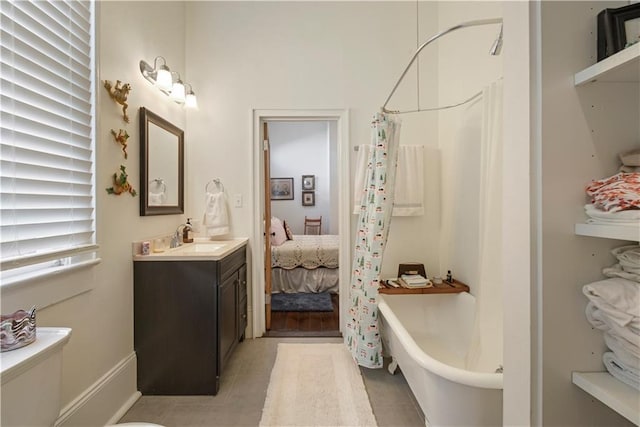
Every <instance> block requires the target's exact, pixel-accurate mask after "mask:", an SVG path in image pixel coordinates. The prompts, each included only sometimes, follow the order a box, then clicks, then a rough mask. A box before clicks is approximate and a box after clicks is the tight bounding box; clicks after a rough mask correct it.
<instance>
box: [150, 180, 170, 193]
mask: <svg viewBox="0 0 640 427" xmlns="http://www.w3.org/2000/svg"><path fill="white" fill-rule="evenodd" d="M151 183H155V184H156V188H157V189H159V190H160V191H161V192H162V193H166V191H167V184H166V183H165V182H164V179H162V178H156V179H152V180H151V181H150V182H149V184H151ZM149 187H151V185H149Z"/></svg>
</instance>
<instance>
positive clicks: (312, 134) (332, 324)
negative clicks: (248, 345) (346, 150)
mask: <svg viewBox="0 0 640 427" xmlns="http://www.w3.org/2000/svg"><path fill="white" fill-rule="evenodd" d="M266 129H267V134H268V138H267V139H268V141H269V147H268V148H269V150H268V153H269V159H268V161H269V167H268V168H265V169H266V170H268V171H269V174H268V176H267V175H266V174H265V180H266V179H268V183H269V185H268V186H265V191H266V189H267V188H268V189H269V194H268V196H269V197H267V198H265V200H266V203H269V209H265V211H270V214H271V234H270V239H269V241H270V246H271V248H270V253H271V275H270V276H271V306H270V309H271V319H270V321H268V322H267V323H268V329H267V331H266V334H265V336H278V337H282V336H340V324H339V318H340V314H339V313H340V302H339V283H340V278H339V269H338V265H339V230H338V171H337V121H336V120H304V119H300V120H276V121H267V122H266ZM265 161H267V159H265ZM265 208H266V207H265Z"/></svg>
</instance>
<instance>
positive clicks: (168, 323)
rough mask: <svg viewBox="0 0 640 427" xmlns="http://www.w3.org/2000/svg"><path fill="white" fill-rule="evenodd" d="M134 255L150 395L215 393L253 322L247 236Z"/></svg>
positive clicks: (142, 384) (140, 346)
mask: <svg viewBox="0 0 640 427" xmlns="http://www.w3.org/2000/svg"><path fill="white" fill-rule="evenodd" d="M226 242H227V243H226V244H225V245H215V244H214V243H212V242H210V243H207V244H198V243H194V244H189V245H186V244H185V245H183V246H182V247H180V248H175V249H171V250H168V251H166V252H164V253H161V254H153V255H146V256H143V255H136V256H134V348H135V351H136V356H137V367H138V390H139V391H140V392H141V393H142V394H146V395H215V394H217V393H218V390H219V387H220V377H221V375H222V374H223V372H224V369H225V366H226V365H227V363H228V362H229V360H230V358H231V357H232V354H233V350H234V349H235V348H236V346H237V345H238V343H239V342H242V340H243V339H244V334H245V328H246V326H247V266H246V239H235V240H232V241H226Z"/></svg>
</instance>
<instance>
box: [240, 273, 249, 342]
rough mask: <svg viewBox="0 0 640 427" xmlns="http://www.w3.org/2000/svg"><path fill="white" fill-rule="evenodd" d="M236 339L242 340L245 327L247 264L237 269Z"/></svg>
mask: <svg viewBox="0 0 640 427" xmlns="http://www.w3.org/2000/svg"><path fill="white" fill-rule="evenodd" d="M238 281H239V282H238V341H240V342H242V341H244V331H245V329H246V328H247V266H246V264H245V265H243V266H242V267H240V270H238Z"/></svg>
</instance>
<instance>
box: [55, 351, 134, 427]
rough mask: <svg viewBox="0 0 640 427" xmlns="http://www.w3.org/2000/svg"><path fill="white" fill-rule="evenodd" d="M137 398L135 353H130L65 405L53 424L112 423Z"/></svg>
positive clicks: (57, 425) (69, 426) (65, 425)
mask: <svg viewBox="0 0 640 427" xmlns="http://www.w3.org/2000/svg"><path fill="white" fill-rule="evenodd" d="M139 397H140V392H139V391H137V385H136V354H135V352H132V353H131V354H129V355H128V356H127V357H125V358H124V359H122V360H121V361H120V362H118V364H116V365H115V366H114V367H113V368H111V369H110V370H109V371H108V372H107V373H106V374H104V375H103V376H102V377H101V378H100V379H98V380H97V381H96V382H95V383H93V384H92V385H91V386H90V387H89V388H87V389H86V390H85V391H84V392H83V393H81V394H80V395H79V396H78V397H77V398H75V399H74V400H73V401H72V402H71V403H69V404H68V405H67V406H65V407H64V408H63V409H62V411H60V416H59V417H58V419H57V420H56V422H55V424H54V426H55V427H59V426H60V427H71V426H89V425H95V426H98V425H109V424H114V423H115V422H117V421H118V420H119V419H120V418H121V417H122V415H124V413H125V412H126V411H127V410H128V409H129V408H130V407H131V406H132V405H133V404H134V403H135V402H136V400H138V398H139ZM114 420H115V421H114Z"/></svg>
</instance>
